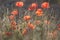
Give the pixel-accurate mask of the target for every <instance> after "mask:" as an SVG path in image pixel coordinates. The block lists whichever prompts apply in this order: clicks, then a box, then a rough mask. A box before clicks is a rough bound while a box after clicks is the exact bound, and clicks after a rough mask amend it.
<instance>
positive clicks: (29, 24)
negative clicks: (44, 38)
mask: <svg viewBox="0 0 60 40" xmlns="http://www.w3.org/2000/svg"><path fill="white" fill-rule="evenodd" d="M27 26H28V27H29V28H30V29H32V30H33V29H35V25H33V24H31V23H30V22H29V23H28V25H27Z"/></svg>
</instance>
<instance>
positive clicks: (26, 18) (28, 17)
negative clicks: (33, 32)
mask: <svg viewBox="0 0 60 40" xmlns="http://www.w3.org/2000/svg"><path fill="white" fill-rule="evenodd" d="M23 19H24V20H26V21H27V20H30V19H31V17H30V16H28V15H27V16H24V18H23Z"/></svg>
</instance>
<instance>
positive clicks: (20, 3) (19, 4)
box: [16, 2, 24, 7]
mask: <svg viewBox="0 0 60 40" xmlns="http://www.w3.org/2000/svg"><path fill="white" fill-rule="evenodd" d="M23 5H24V3H23V2H16V6H17V7H23Z"/></svg>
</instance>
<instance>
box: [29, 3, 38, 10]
mask: <svg viewBox="0 0 60 40" xmlns="http://www.w3.org/2000/svg"><path fill="white" fill-rule="evenodd" d="M37 6H38V5H37V4H36V3H32V4H31V5H30V6H29V8H28V10H34V9H36V8H37Z"/></svg>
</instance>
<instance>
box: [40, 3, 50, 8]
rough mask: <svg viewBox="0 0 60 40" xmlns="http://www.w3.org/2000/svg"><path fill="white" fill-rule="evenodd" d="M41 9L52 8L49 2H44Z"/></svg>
mask: <svg viewBox="0 0 60 40" xmlns="http://www.w3.org/2000/svg"><path fill="white" fill-rule="evenodd" d="M41 7H42V8H49V7H50V6H49V2H43V3H42V4H41Z"/></svg>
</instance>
